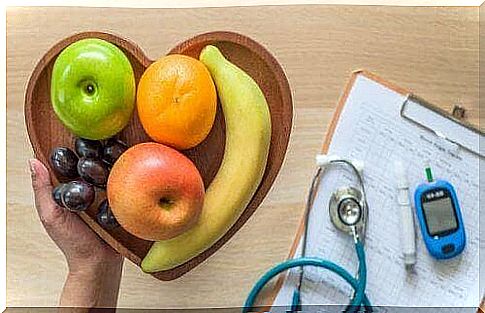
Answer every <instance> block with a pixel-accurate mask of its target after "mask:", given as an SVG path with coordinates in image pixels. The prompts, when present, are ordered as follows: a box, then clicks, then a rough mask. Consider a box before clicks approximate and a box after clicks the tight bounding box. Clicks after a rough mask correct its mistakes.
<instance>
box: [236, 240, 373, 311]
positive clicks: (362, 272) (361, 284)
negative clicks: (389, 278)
mask: <svg viewBox="0 0 485 313" xmlns="http://www.w3.org/2000/svg"><path fill="white" fill-rule="evenodd" d="M355 250H356V252H357V257H358V259H359V278H358V279H356V278H354V277H353V276H352V275H351V274H350V273H349V272H348V271H347V270H345V269H344V268H343V267H341V266H339V265H337V264H335V263H333V262H330V261H328V260H324V259H320V258H310V257H303V258H297V259H291V260H288V261H285V262H282V263H280V264H278V265H276V266H275V267H273V268H272V269H270V270H269V271H268V272H266V273H265V274H264V275H263V276H262V277H261V278H260V279H259V280H258V281H257V282H256V284H255V285H254V286H253V288H252V289H251V291H250V292H249V295H248V297H247V299H246V302H245V303H244V307H243V310H242V312H243V313H248V312H254V311H251V310H252V309H253V306H254V302H255V301H256V297H257V296H258V294H259V293H260V292H261V290H262V289H263V287H264V286H265V285H266V284H267V283H268V282H269V281H270V280H271V279H272V278H274V277H275V276H276V275H278V274H280V273H282V272H284V271H286V270H288V269H290V268H295V267H302V266H315V267H319V268H325V269H327V270H329V271H331V272H334V273H335V274H337V275H338V276H340V277H342V278H343V279H344V280H345V281H346V282H347V283H349V284H350V285H351V286H352V288H353V289H354V290H355V295H354V297H353V298H352V301H351V302H350V304H349V306H348V307H347V308H346V309H345V311H344V312H348V313H350V312H356V311H358V310H359V309H360V308H361V307H362V306H364V308H365V312H372V308H371V304H370V301H369V299H368V298H367V296H366V295H365V287H366V283H367V267H366V262H365V252H364V245H363V244H362V242H360V241H357V242H356V244H355Z"/></svg>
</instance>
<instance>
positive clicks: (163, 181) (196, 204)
mask: <svg viewBox="0 0 485 313" xmlns="http://www.w3.org/2000/svg"><path fill="white" fill-rule="evenodd" d="M107 194H108V202H109V204H110V207H111V209H112V211H113V214H114V215H115V217H116V219H117V220H118V222H119V223H120V225H121V226H122V227H123V228H124V229H125V230H126V231H128V232H129V233H131V234H133V235H135V236H137V237H139V238H142V239H146V240H154V241H156V240H166V239H170V238H173V237H176V236H178V235H180V234H182V233H183V232H185V231H187V230H188V229H190V228H191V227H192V226H194V225H195V224H196V222H197V220H198V218H199V215H200V212H201V210H202V205H203V203H204V183H203V181H202V177H201V176H200V173H199V171H198V170H197V168H196V167H195V165H194V164H193V163H192V161H190V159H188V158H187V157H186V156H184V155H183V154H181V153H180V152H178V151H177V150H174V149H172V148H170V147H167V146H165V145H162V144H159V143H153V142H150V143H141V144H138V145H135V146H133V147H131V148H129V149H128V150H126V151H125V152H124V153H123V154H122V155H121V156H120V158H119V159H118V160H117V161H116V162H115V164H114V165H113V168H112V169H111V173H110V175H109V178H108V185H107Z"/></svg>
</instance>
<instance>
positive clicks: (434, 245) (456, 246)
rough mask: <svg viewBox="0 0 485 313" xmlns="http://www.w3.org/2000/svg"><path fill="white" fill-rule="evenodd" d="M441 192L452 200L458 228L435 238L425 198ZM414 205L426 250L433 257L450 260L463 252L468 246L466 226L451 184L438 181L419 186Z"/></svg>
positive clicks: (436, 235)
mask: <svg viewBox="0 0 485 313" xmlns="http://www.w3.org/2000/svg"><path fill="white" fill-rule="evenodd" d="M441 190H443V191H444V192H445V193H446V194H447V195H448V196H449V197H450V198H451V203H452V204H453V209H454V215H455V218H456V222H457V227H456V228H455V229H452V230H448V231H446V232H443V233H441V234H435V235H434V236H433V235H431V234H430V232H429V229H428V224H427V219H426V217H425V212H424V210H423V201H424V200H425V199H423V196H426V195H427V194H429V193H431V192H436V191H441ZM414 204H415V208H416V214H417V217H418V221H419V226H420V228H421V234H422V235H423V239H424V242H425V244H426V248H427V249H428V251H429V253H430V254H431V255H432V256H433V257H435V258H437V259H450V258H452V257H455V256H457V255H458V254H460V253H461V252H463V250H464V249H465V245H466V236H465V226H464V224H463V218H462V216H461V210H460V205H459V203H458V198H457V196H456V192H455V188H453V186H452V185H451V184H450V183H449V182H447V181H445V180H436V181H434V182H432V183H424V184H421V185H419V186H418V187H417V189H416V192H415V193H414Z"/></svg>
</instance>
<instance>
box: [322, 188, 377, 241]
mask: <svg viewBox="0 0 485 313" xmlns="http://www.w3.org/2000/svg"><path fill="white" fill-rule="evenodd" d="M329 213H330V220H331V221H332V224H333V225H334V226H335V227H336V228H337V229H339V230H341V231H343V232H344V233H347V234H349V235H352V236H355V235H357V236H358V237H359V239H360V240H361V241H363V240H364V235H365V227H366V222H367V215H368V210H367V205H366V202H365V201H364V198H363V195H362V192H361V191H360V190H358V189H356V188H353V187H342V188H339V189H337V190H335V192H334V193H332V195H331V197H330V203H329Z"/></svg>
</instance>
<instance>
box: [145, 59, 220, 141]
mask: <svg viewBox="0 0 485 313" xmlns="http://www.w3.org/2000/svg"><path fill="white" fill-rule="evenodd" d="M136 100H137V101H136V102H137V109H138V116H139V118H140V121H141V124H142V125H143V128H144V129H145V132H146V133H147V134H148V136H150V138H152V139H153V140H154V141H156V142H159V143H163V144H166V145H169V146H172V147H174V148H176V149H179V150H184V149H189V148H192V147H195V146H196V145H198V144H199V143H201V142H202V141H203V140H204V139H205V138H206V137H207V135H208V134H209V132H210V130H211V128H212V125H213V124H214V119H215V116H216V109H217V94H216V88H215V86H214V82H213V81H212V78H211V75H210V73H209V70H208V69H207V68H206V67H205V65H204V64H202V62H200V61H199V60H197V59H194V58H191V57H189V56H185V55H180V54H172V55H168V56H165V57H162V58H160V59H159V60H157V61H156V62H154V63H152V64H151V65H150V66H149V67H148V68H147V69H146V70H145V72H144V73H143V75H142V77H141V78H140V82H139V83H138V90H137V99H136Z"/></svg>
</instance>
